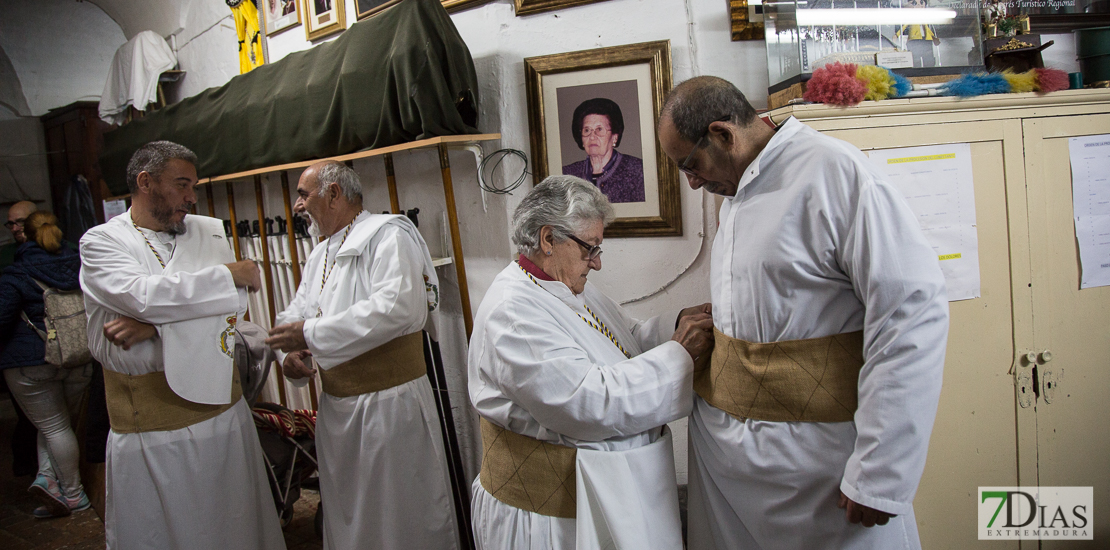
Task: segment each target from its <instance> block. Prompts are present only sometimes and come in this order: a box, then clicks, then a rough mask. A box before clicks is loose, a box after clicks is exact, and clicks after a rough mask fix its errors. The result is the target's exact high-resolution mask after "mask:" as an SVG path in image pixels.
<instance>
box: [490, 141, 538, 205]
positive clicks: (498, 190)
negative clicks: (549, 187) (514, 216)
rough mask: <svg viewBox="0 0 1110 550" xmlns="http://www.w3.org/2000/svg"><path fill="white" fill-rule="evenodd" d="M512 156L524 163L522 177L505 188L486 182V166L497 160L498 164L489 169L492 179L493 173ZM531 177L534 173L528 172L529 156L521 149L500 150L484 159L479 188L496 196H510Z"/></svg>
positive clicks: (495, 163)
mask: <svg viewBox="0 0 1110 550" xmlns="http://www.w3.org/2000/svg"><path fill="white" fill-rule="evenodd" d="M510 155H511V156H515V157H519V158H520V160H521V161H523V162H524V168H522V169H521V171H520V175H519V176H518V177H517V178H516V179H515V180H513V182H512V183H510V184H508V185H506V186H505V187H494V186H493V184H490V183H488V182H487V181H486V176H485V174H486V172H487V171H486V165H488V164H489V163H490V161H492V160H494V159H496V160H497V162H494V163H493V166H491V167H490V168H489V174H490V176H491V177H492V175H493V172H494V171H495V170H497V167H498V166H500V165H501V163H502V162H504V161H505V159H506V158H507V157H509V156H510ZM530 175H532V173H531V172H529V171H528V155H526V154H525V153H524V151H521V150H519V149H498V150H497V151H494V152H492V153H490V154H489V156H487V157H486V158H484V159H482V162H481V164H479V165H478V187H481V188H482V190H483V191H485V192H487V193H493V194H495V195H508V194H511V193H512V192H513V191H514V190H516V189H517V188H518V187H520V186H521V185H523V184H524V182H525V181H526V180H527V179H528V176H530ZM506 179H508V178H506Z"/></svg>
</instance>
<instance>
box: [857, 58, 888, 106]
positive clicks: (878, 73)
mask: <svg viewBox="0 0 1110 550" xmlns="http://www.w3.org/2000/svg"><path fill="white" fill-rule="evenodd" d="M856 78H859V79H862V80H863V81H864V82H865V83H867V95H865V96H863V98H864V99H870V100H872V101H878V100H880V99H886V98H888V97H890V96H892V95H895V92H894V77H893V76H890V71H888V70H886V69H884V68H882V67H879V66H878V65H862V66H860V68H859V69H858V70H857V71H856Z"/></svg>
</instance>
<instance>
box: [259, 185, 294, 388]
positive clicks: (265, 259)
mask: <svg viewBox="0 0 1110 550" xmlns="http://www.w3.org/2000/svg"><path fill="white" fill-rule="evenodd" d="M254 200H255V205H256V206H257V207H258V237H259V239H258V240H259V242H261V243H262V246H261V248H262V276H263V278H264V279H265V281H266V304H267V305H268V306H269V310H270V311H269V313H270V326H271V327H272V326H274V317H275V316H276V315H277V314H276V313H275V312H274V275H273V273H272V272H271V270H270V247H269V246H268V241H267V240H266V209H265V208H264V207H263V206H262V176H260V175H256V176H254ZM279 368H280V367H279ZM278 398H279V399H281V406H283V407H285V406H287V405H286V403H288V401H287V400H286V398H285V377H281V378H280V383H279V384H278Z"/></svg>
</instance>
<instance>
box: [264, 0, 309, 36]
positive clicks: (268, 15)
mask: <svg viewBox="0 0 1110 550" xmlns="http://www.w3.org/2000/svg"><path fill="white" fill-rule="evenodd" d="M260 2H261V4H260V6H259V7H261V8H262V16H263V17H264V18H265V19H266V36H269V35H271V34H277V33H279V32H281V31H283V30H285V29H289V28H292V27H295V26H297V25H300V24H301V10H300V5H299V4H298V3H297V0H260Z"/></svg>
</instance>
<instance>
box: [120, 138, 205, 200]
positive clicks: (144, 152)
mask: <svg viewBox="0 0 1110 550" xmlns="http://www.w3.org/2000/svg"><path fill="white" fill-rule="evenodd" d="M174 159H177V160H183V161H185V162H188V163H189V164H192V165H193V166H194V167H195V166H196V165H197V154H196V153H194V152H192V151H190V150H189V148H187V147H185V146H183V145H178V144H176V143H174V142H172V141H152V142H150V143H147V144H146V145H143V146H142V147H139V149H138V150H137V151H135V154H134V155H131V160H130V161H128V162H127V189H128V190H129V191H131V193H136V192H138V190H139V174H141V173H143V172H146V173H148V174H150V175H151V176H152V177H153V178H154V179H156V180H160V179H161V178H162V171H163V170H165V169H166V165H167V164H169V163H170V161H171V160H174Z"/></svg>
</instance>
